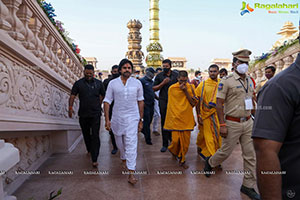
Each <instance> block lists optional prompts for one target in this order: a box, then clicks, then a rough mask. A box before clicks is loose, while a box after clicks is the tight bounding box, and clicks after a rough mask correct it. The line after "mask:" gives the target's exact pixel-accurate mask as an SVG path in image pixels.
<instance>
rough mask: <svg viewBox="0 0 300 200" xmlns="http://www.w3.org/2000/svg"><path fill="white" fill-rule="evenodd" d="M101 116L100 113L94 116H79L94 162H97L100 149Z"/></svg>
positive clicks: (86, 143)
mask: <svg viewBox="0 0 300 200" xmlns="http://www.w3.org/2000/svg"><path fill="white" fill-rule="evenodd" d="M100 117H101V116H100V115H99V116H98V115H96V116H94V117H80V118H79V124H80V127H81V130H82V134H83V139H84V143H85V146H86V150H87V151H88V152H90V153H91V156H92V161H93V162H97V159H98V156H99V150H100V138H99V130H100V120H101V118H100Z"/></svg>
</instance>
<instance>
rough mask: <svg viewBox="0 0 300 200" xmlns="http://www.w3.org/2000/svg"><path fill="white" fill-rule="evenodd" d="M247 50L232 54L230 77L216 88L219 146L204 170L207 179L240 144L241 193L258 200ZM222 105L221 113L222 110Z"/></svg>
mask: <svg viewBox="0 0 300 200" xmlns="http://www.w3.org/2000/svg"><path fill="white" fill-rule="evenodd" d="M250 54H251V51H249V50H247V49H243V50H240V51H237V52H234V53H232V55H233V63H232V66H233V68H234V72H233V74H231V75H229V76H227V77H225V78H223V79H222V80H221V81H220V83H219V86H218V93H217V113H218V117H219V121H220V135H221V136H222V137H223V139H222V147H221V148H220V149H218V151H217V152H216V153H215V154H214V155H213V156H212V157H210V158H208V159H206V162H205V167H204V171H205V172H206V174H205V175H206V176H207V177H209V176H210V175H211V174H212V173H210V172H211V171H212V168H214V167H217V166H218V165H220V164H221V163H222V162H223V161H224V160H226V159H227V158H228V157H229V156H230V154H231V152H232V151H233V149H234V148H235V147H236V144H237V142H239V143H240V144H241V148H242V155H243V160H244V172H245V173H244V180H243V184H242V186H241V192H242V193H244V194H246V195H247V196H249V197H250V198H251V199H260V196H259V194H257V192H256V191H255V190H254V186H255V184H256V174H255V164H256V159H255V151H254V148H253V142H252V139H251V132H252V126H253V120H252V119H251V116H250V115H251V110H254V97H253V93H254V83H253V81H252V80H251V78H250V77H249V76H247V75H246V72H247V71H248V62H249V60H250V59H249V55H250ZM223 104H224V110H223Z"/></svg>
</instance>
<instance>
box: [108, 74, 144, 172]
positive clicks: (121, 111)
mask: <svg viewBox="0 0 300 200" xmlns="http://www.w3.org/2000/svg"><path fill="white" fill-rule="evenodd" d="M113 100H114V102H115V103H114V108H113V111H112V118H111V129H112V131H113V133H114V135H115V138H116V144H117V146H118V149H119V151H120V157H121V159H122V160H126V165H127V168H128V169H129V170H135V167H136V157H137V142H138V138H137V137H138V124H139V121H140V113H139V108H138V102H139V101H143V100H144V95H143V86H142V83H141V82H140V81H139V80H137V79H134V78H129V79H128V80H127V82H126V84H125V85H124V84H123V82H122V81H121V78H120V77H119V78H117V79H114V80H112V81H110V82H109V84H108V87H107V91H106V96H105V99H104V100H103V101H104V102H107V103H109V104H111V102H112V101H113Z"/></svg>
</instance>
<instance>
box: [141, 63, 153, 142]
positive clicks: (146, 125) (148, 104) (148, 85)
mask: <svg viewBox="0 0 300 200" xmlns="http://www.w3.org/2000/svg"><path fill="white" fill-rule="evenodd" d="M154 73H155V70H154V69H153V68H152V67H150V68H147V69H146V76H144V77H143V78H142V79H140V81H141V82H142V85H143V90H144V103H145V104H144V122H143V130H142V133H143V134H144V135H145V140H146V144H148V145H152V142H151V134H150V124H151V122H152V118H153V113H154V98H155V94H154V91H153V89H152V87H153V80H152V79H153V77H154Z"/></svg>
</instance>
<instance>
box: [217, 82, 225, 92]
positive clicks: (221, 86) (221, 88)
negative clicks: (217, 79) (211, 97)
mask: <svg viewBox="0 0 300 200" xmlns="http://www.w3.org/2000/svg"><path fill="white" fill-rule="evenodd" d="M223 86H224V84H223V83H219V86H218V91H221V90H223Z"/></svg>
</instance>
